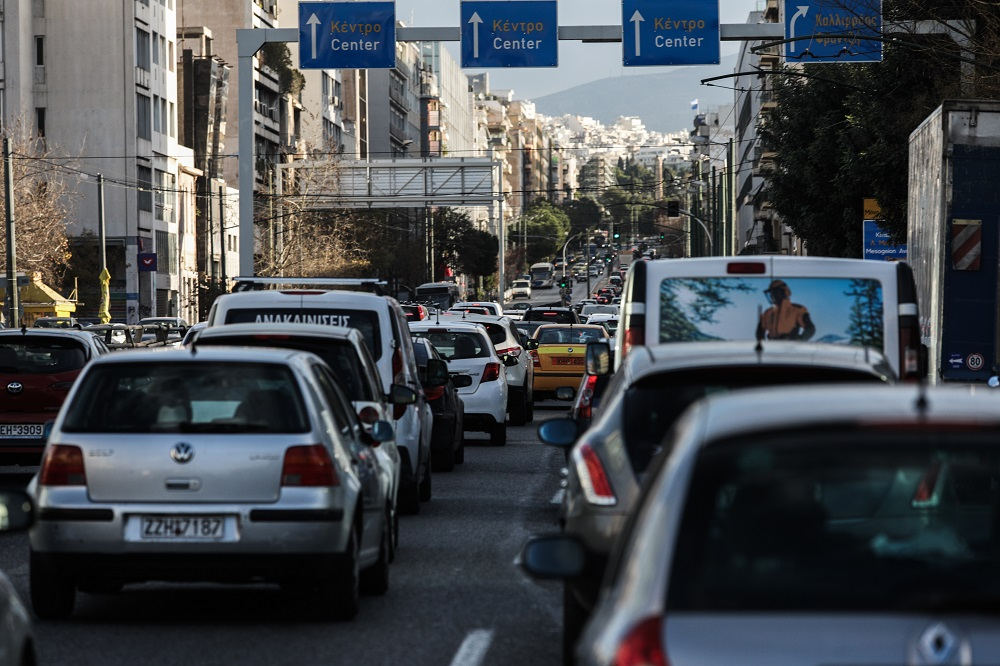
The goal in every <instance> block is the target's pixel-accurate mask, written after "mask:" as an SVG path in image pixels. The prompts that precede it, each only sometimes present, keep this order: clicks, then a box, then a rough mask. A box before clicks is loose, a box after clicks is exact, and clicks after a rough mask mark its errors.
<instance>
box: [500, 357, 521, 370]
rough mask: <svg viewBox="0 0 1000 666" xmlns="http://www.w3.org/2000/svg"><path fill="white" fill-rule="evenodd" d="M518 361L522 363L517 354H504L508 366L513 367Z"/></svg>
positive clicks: (504, 361)
mask: <svg viewBox="0 0 1000 666" xmlns="http://www.w3.org/2000/svg"><path fill="white" fill-rule="evenodd" d="M518 363H520V361H518V360H517V357H516V356H511V355H510V354H504V355H503V364H504V365H505V366H507V367H508V368H513V367H514V366H515V365H517V364H518Z"/></svg>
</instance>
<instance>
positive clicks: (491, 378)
mask: <svg viewBox="0 0 1000 666" xmlns="http://www.w3.org/2000/svg"><path fill="white" fill-rule="evenodd" d="M498 379H500V364H499V363H487V364H486V367H485V368H483V377H482V379H480V380H479V381H480V383H482V382H495V381H496V380H498Z"/></svg>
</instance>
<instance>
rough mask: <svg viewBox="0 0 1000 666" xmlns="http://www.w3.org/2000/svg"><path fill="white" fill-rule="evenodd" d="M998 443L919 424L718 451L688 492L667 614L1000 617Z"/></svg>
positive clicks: (777, 436)
mask: <svg viewBox="0 0 1000 666" xmlns="http://www.w3.org/2000/svg"><path fill="white" fill-rule="evenodd" d="M998 437H1000V432H998V431H997V430H996V428H995V427H994V428H991V429H989V430H986V429H978V428H967V427H963V426H958V427H955V426H952V427H951V428H947V429H945V428H939V427H935V426H933V425H931V426H928V425H921V426H916V425H912V424H909V425H904V426H901V427H875V428H871V427H869V428H863V429H862V428H858V429H831V428H822V429H820V428H816V429H811V430H809V431H807V432H803V431H796V432H779V433H773V432H772V433H766V434H755V435H753V436H747V437H740V438H739V439H732V440H729V441H727V442H723V443H719V444H712V445H710V446H709V447H708V448H706V449H704V450H703V451H702V452H701V453H700V454H699V456H698V459H697V462H696V464H695V468H694V472H693V476H692V478H691V480H690V483H689V491H688V497H687V500H686V502H685V504H684V513H683V519H682V522H681V529H680V533H679V536H678V541H677V542H676V544H675V547H674V553H675V555H674V557H675V559H674V562H673V569H672V572H671V575H670V584H669V593H668V595H667V606H668V609H669V610H673V611H773V612H785V611H788V612H794V611H853V612H866V613H879V612H893V613H919V614H921V615H924V614H935V615H936V614H940V613H944V614H955V613H969V612H972V613H980V612H986V613H990V614H995V613H996V610H997V609H998V608H1000V579H998V578H997V576H996V571H997V568H998V567H1000V527H998V526H1000V447H997V445H996V443H997V440H998ZM664 533H666V532H664Z"/></svg>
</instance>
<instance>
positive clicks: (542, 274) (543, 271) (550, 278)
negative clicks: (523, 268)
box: [529, 261, 556, 289]
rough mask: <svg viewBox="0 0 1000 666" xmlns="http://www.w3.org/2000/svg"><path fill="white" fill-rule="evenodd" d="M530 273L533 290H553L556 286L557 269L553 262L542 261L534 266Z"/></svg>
mask: <svg viewBox="0 0 1000 666" xmlns="http://www.w3.org/2000/svg"><path fill="white" fill-rule="evenodd" d="M529 272H530V273H531V287H532V289H551V288H552V287H553V286H555V278H556V267H555V264H553V263H552V262H550V261H540V262H538V263H537V264H532V265H531V269H530V271H529Z"/></svg>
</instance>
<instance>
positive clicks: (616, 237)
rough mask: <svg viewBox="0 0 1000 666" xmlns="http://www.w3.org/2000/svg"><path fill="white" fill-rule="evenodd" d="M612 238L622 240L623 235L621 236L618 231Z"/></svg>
mask: <svg viewBox="0 0 1000 666" xmlns="http://www.w3.org/2000/svg"><path fill="white" fill-rule="evenodd" d="M612 236H613V238H614V239H615V240H618V239H619V238H621V234H620V233H618V232H617V231H616V232H615V233H614V234H613V235H612Z"/></svg>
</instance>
